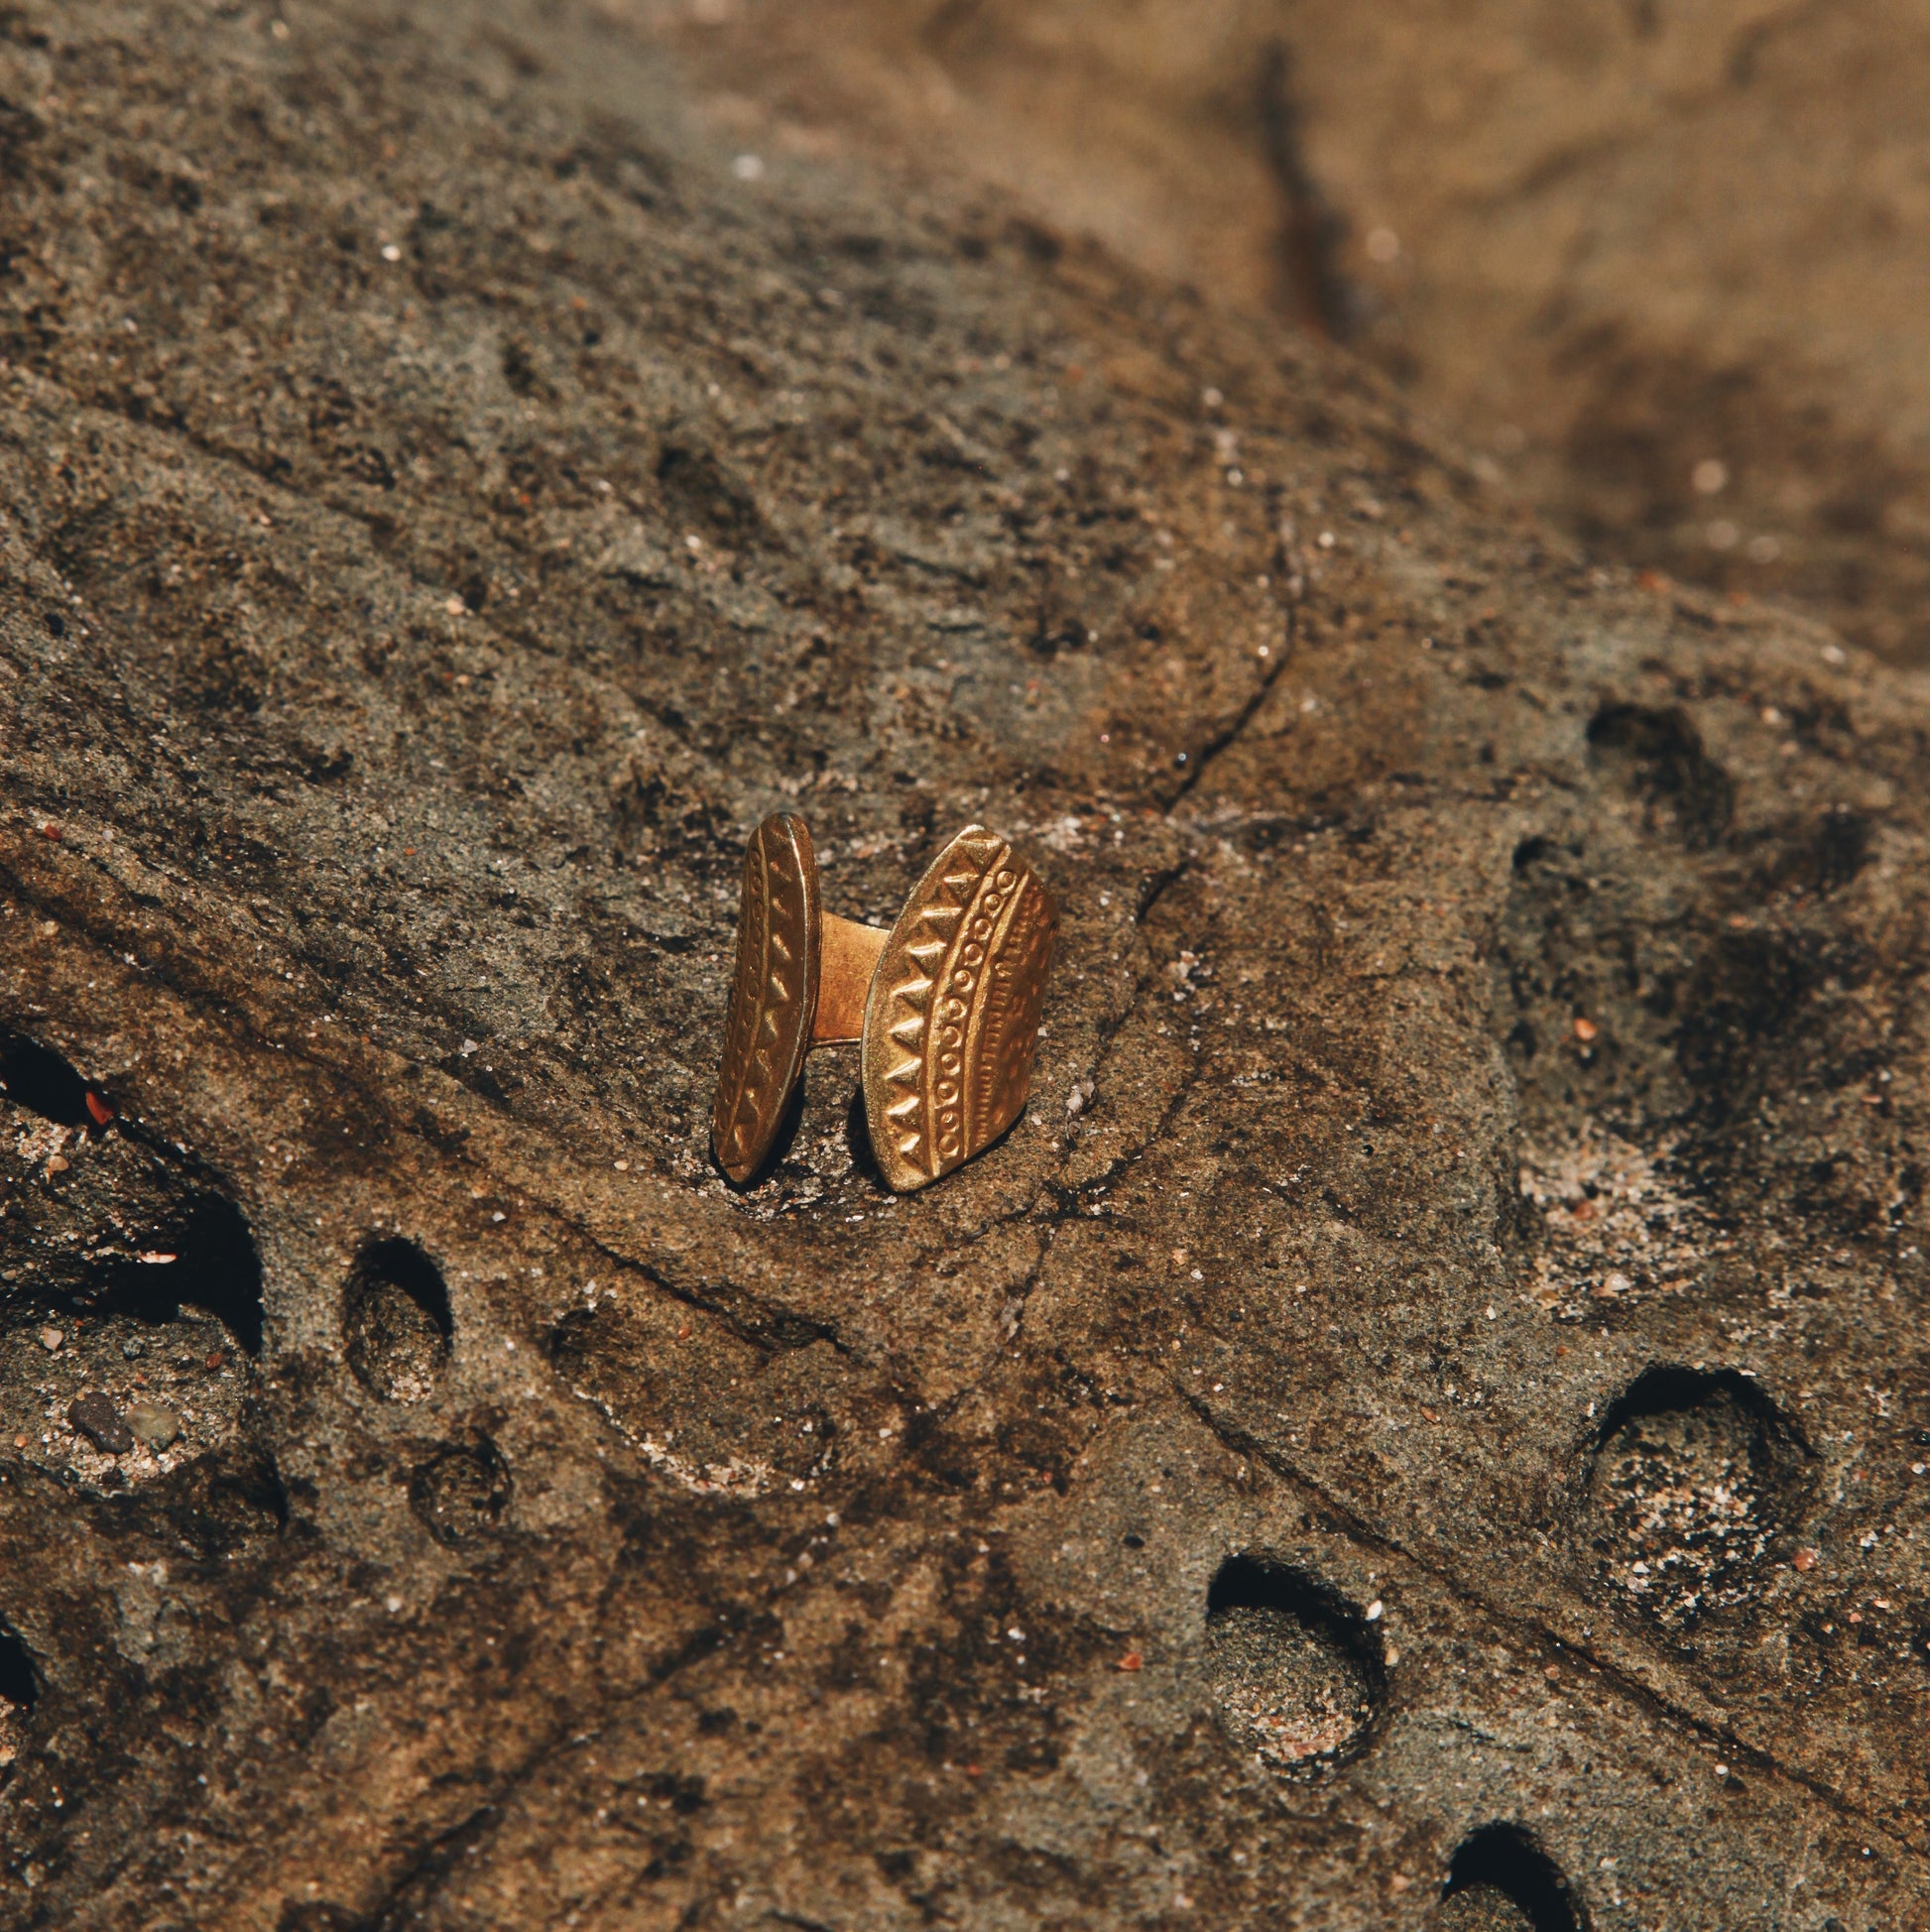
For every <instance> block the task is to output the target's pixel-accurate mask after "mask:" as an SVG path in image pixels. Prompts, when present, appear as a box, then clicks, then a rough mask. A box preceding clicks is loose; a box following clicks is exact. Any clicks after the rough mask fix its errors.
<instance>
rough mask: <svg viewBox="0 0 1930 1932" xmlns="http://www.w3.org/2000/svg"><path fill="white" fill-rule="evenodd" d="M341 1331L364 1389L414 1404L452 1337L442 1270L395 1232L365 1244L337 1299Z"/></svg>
mask: <svg viewBox="0 0 1930 1932" xmlns="http://www.w3.org/2000/svg"><path fill="white" fill-rule="evenodd" d="M342 1335H343V1340H344V1343H345V1346H346V1351H347V1355H348V1365H349V1368H350V1369H351V1370H352V1371H353V1372H354V1374H355V1379H356V1380H357V1381H358V1382H359V1383H361V1385H362V1386H363V1388H365V1389H369V1390H370V1391H371V1393H373V1394H376V1395H380V1396H382V1397H384V1398H385V1399H387V1400H399V1401H420V1400H421V1399H422V1397H423V1396H425V1395H427V1394H428V1393H429V1391H430V1389H431V1388H432V1386H433V1384H434V1382H435V1379H436V1377H437V1375H438V1374H439V1373H440V1372H441V1370H442V1368H443V1366H444V1364H445V1363H446V1362H447V1360H448V1357H449V1349H450V1344H451V1342H452V1341H453V1339H454V1336H455V1317H454V1315H453V1314H452V1313H451V1311H450V1308H449V1290H448V1285H447V1283H446V1282H444V1280H443V1279H442V1270H441V1269H440V1268H437V1267H436V1265H435V1264H434V1262H432V1261H431V1260H430V1259H429V1257H428V1256H427V1255H426V1254H425V1253H424V1252H423V1251H422V1249H421V1248H420V1247H418V1246H417V1245H416V1243H415V1242H413V1241H409V1240H406V1239H404V1238H403V1237H401V1236H399V1235H398V1236H391V1237H389V1238H388V1239H386V1240H381V1241H375V1242H371V1243H370V1244H369V1245H368V1246H367V1247H366V1248H364V1249H363V1251H362V1254H361V1256H360V1258H359V1260H358V1261H357V1263H356V1265H355V1270H354V1272H353V1273H352V1274H351V1275H350V1276H349V1279H348V1286H347V1288H346V1290H345V1291H344V1293H343V1296H342Z"/></svg>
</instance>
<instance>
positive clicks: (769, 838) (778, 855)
mask: <svg viewBox="0 0 1930 1932" xmlns="http://www.w3.org/2000/svg"><path fill="white" fill-rule="evenodd" d="M817 976H818V908H817V860H816V856H815V854H814V853H813V851H812V849H811V835H810V833H809V831H808V830H806V828H805V825H804V821H803V820H802V819H801V818H797V817H795V816H793V815H792V814H790V813H789V812H775V813H773V814H772V816H771V817H769V818H767V819H766V820H765V821H764V823H763V824H762V825H760V826H759V827H758V829H757V830H756V832H754V833H753V834H752V836H751V842H750V844H749V845H748V846H747V847H746V849H745V853H744V891H743V899H742V903H741V906H740V909H739V913H738V926H737V971H736V975H735V977H734V979H733V980H732V983H731V1003H730V1017H729V1018H728V1019H727V1020H726V1021H725V1023H724V1059H723V1065H722V1067H721V1068H720V1069H719V1071H718V1076H717V1101H716V1106H715V1109H714V1111H713V1112H712V1115H711V1123H710V1133H711V1145H712V1146H713V1147H715V1148H716V1149H717V1158H718V1160H719V1161H720V1162H721V1163H722V1165H723V1168H724V1171H725V1172H726V1173H727V1174H729V1175H730V1177H731V1178H732V1179H733V1180H736V1181H742V1180H746V1179H748V1178H749V1177H750V1176H751V1175H752V1174H753V1173H755V1172H756V1171H757V1169H758V1168H759V1167H760V1166H762V1165H763V1163H764V1159H765V1156H766V1155H767V1154H769V1152H770V1151H771V1147H772V1145H773V1143H774V1142H775V1141H776V1140H777V1137H778V1130H779V1128H780V1127H781V1126H782V1125H783V1123H784V1106H785V1103H786V1101H787V1100H788V1099H789V1097H790V1093H791V1090H792V1088H793V1086H794V1085H795V1083H796V1081H797V1077H798V1073H799V1070H800V1069H801V1067H802V1066H803V1061H804V1054H805V1053H806V1051H807V1050H808V1049H809V1046H810V1037H811V1021H812V1016H813V1012H814V1009H815V1007H816V1005H817Z"/></svg>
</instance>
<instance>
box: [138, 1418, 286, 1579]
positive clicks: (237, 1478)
mask: <svg viewBox="0 0 1930 1932" xmlns="http://www.w3.org/2000/svg"><path fill="white" fill-rule="evenodd" d="M163 1494H164V1499H165V1503H164V1507H165V1510H166V1514H167V1517H168V1520H169V1521H170V1522H171V1523H172V1524H173V1526H174V1528H175V1529H176V1531H177V1532H178V1533H179V1534H180V1535H181V1538H182V1539H183V1540H184V1541H185V1542H186V1543H188V1544H189V1545H190V1546H191V1547H192V1548H194V1549H195V1550H197V1551H199V1552H200V1554H201V1555H202V1556H203V1557H204V1558H207V1559H209V1560H213V1559H214V1558H217V1557H227V1556H229V1555H232V1554H234V1553H236V1552H238V1551H240V1550H241V1549H243V1548H245V1547H246V1546H247V1545H248V1544H250V1543H253V1542H256V1541H258V1540H259V1539H260V1538H262V1537H267V1536H276V1535H279V1534H280V1533H281V1532H282V1531H283V1530H284V1529H286V1528H287V1527H288V1520H289V1497H288V1490H287V1488H286V1487H285V1485H284V1484H283V1482H282V1475H281V1471H280V1470H278V1469H277V1468H276V1467H275V1460H274V1458H273V1457H272V1456H271V1455H269V1453H268V1452H267V1451H266V1450H265V1449H263V1448H262V1447H261V1446H260V1445H259V1444H256V1443H250V1442H241V1443H235V1444H231V1445H230V1446H228V1447H227V1448H226V1449H224V1450H222V1451H221V1452H219V1453H216V1454H213V1455H206V1456H199V1457H196V1458H195V1460H194V1461H193V1462H191V1463H188V1464H185V1465H183V1466H182V1467H181V1468H180V1469H178V1470H177V1471H176V1472H175V1473H174V1476H173V1478H172V1479H171V1480H170V1483H169V1485H168V1487H167V1489H166V1491H165V1492H164V1493H163Z"/></svg>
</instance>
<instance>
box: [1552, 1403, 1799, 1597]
mask: <svg viewBox="0 0 1930 1932" xmlns="http://www.w3.org/2000/svg"><path fill="white" fill-rule="evenodd" d="M1597 1440H1598V1446H1597V1448H1596V1452H1595V1459H1594V1464H1593V1467H1592V1468H1591V1470H1590V1472H1589V1500H1590V1503H1591V1505H1592V1508H1593V1510H1594V1514H1595V1519H1596V1525H1597V1526H1596V1533H1595V1548H1596V1551H1597V1554H1598V1557H1599V1559H1600V1569H1601V1573H1602V1575H1603V1577H1604V1580H1605V1581H1606V1582H1607V1584H1608V1585H1609V1587H1610V1589H1611V1590H1612V1592H1613V1593H1614V1595H1615V1597H1616V1599H1617V1601H1618V1602H1619V1603H1621V1604H1622V1605H1623V1606H1624V1607H1626V1608H1628V1609H1630V1610H1633V1611H1635V1612H1638V1613H1639V1614H1640V1615H1642V1616H1644V1617H1646V1618H1649V1619H1651V1620H1653V1621H1654V1622H1656V1623H1658V1624H1660V1625H1661V1626H1662V1627H1663V1628H1665V1629H1669V1630H1688V1629H1690V1628H1692V1627H1693V1626H1694V1625H1696V1624H1697V1623H1699V1622H1701V1621H1702V1620H1703V1619H1704V1618H1706V1617H1708V1616H1710V1615H1711V1614H1713V1613H1717V1612H1721V1611H1727V1610H1734V1609H1736V1608H1738V1607H1740V1606H1742V1605H1744V1604H1747V1603H1748V1602H1749V1600H1750V1599H1752V1598H1753V1597H1754V1595H1755V1594H1756V1591H1757V1590H1758V1588H1759V1587H1760V1581H1761V1577H1762V1575H1763V1572H1764V1570H1765V1568H1766V1563H1767V1558H1768V1552H1769V1550H1770V1547H1771V1545H1772V1544H1773V1543H1775V1542H1776V1541H1777V1540H1778V1539H1779V1538H1780V1537H1782V1536H1784V1535H1785V1534H1786V1533H1787V1532H1788V1531H1789V1530H1790V1529H1791V1528H1793V1526H1794V1525H1795V1523H1796V1521H1797V1519H1798V1517H1799V1516H1800V1515H1801V1513H1802V1509H1803V1506H1804V1504H1805V1502H1806V1501H1807V1498H1808V1491H1809V1487H1810V1481H1811V1462H1812V1458H1811V1454H1810V1451H1809V1449H1808V1447H1807V1445H1806V1444H1805V1443H1804V1442H1803V1440H1802V1438H1801V1437H1800V1435H1799V1434H1798V1433H1797V1432H1796V1430H1795V1428H1794V1427H1793V1425H1792V1424H1791V1423H1790V1422H1789V1421H1788V1420H1787V1418H1786V1417H1785V1416H1784V1415H1783V1414H1782V1412H1781V1410H1780V1409H1778V1408H1777V1406H1776V1404H1775V1403H1774V1402H1773V1401H1772V1400H1771V1399H1770V1397H1769V1396H1768V1395H1767V1394H1766V1393H1765V1392H1764V1391H1763V1389H1761V1388H1760V1387H1758V1386H1757V1384H1755V1383H1754V1382H1752V1381H1750V1380H1749V1378H1748V1377H1747V1376H1741V1375H1738V1374H1736V1373H1735V1372H1734V1371H1732V1370H1715V1371H1703V1370H1697V1369H1685V1368H1679V1367H1659V1368H1653V1369H1649V1370H1648V1371H1646V1372H1645V1373H1644V1374H1643V1375H1641V1376H1640V1377H1638V1378H1637V1379H1636V1381H1635V1382H1634V1383H1633V1384H1632V1385H1631V1386H1630V1387H1629V1389H1628V1390H1627V1391H1626V1392H1625V1393H1624V1394H1623V1395H1622V1397H1621V1398H1620V1399H1619V1400H1618V1401H1617V1402H1616V1403H1615V1404H1614V1406H1613V1407H1612V1408H1611V1409H1610V1410H1609V1413H1608V1415H1607V1416H1606V1417H1605V1418H1604V1419H1603V1423H1602V1427H1601V1431H1600V1433H1599V1436H1598V1439H1597Z"/></svg>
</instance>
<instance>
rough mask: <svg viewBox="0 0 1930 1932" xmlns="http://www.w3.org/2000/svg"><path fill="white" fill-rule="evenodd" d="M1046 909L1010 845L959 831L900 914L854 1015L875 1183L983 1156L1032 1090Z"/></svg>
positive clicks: (907, 1180) (1049, 917) (1047, 902)
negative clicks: (859, 1021)
mask: <svg viewBox="0 0 1930 1932" xmlns="http://www.w3.org/2000/svg"><path fill="white" fill-rule="evenodd" d="M1058 916H1059V915H1058V907H1057V906H1055V905H1054V904H1053V901H1052V896H1051V894H1050V893H1048V892H1047V891H1046V890H1045V887H1044V885H1043V883H1042V882H1041V881H1040V879H1039V877H1038V875H1037V874H1036V873H1035V872H1033V871H1032V869H1031V867H1030V866H1028V865H1027V864H1026V863H1025V860H1024V859H1022V858H1021V857H1020V856H1019V854H1018V853H1017V852H1015V851H1014V850H1013V847H1012V844H1011V841H1010V840H1007V839H1003V838H1001V837H1000V836H999V835H998V834H997V833H996V832H988V831H987V830H986V829H985V828H984V826H982V825H968V826H966V828H965V829H964V830H963V831H962V832H960V833H959V834H958V836H957V837H956V838H955V839H953V840H952V842H951V843H950V844H949V845H947V846H946V847H945V849H944V850H943V851H942V852H941V853H939V855H938V856H937V858H936V859H935V860H933V861H932V864H931V867H930V869H929V870H928V871H927V872H926V873H925V876H924V877H923V878H922V879H921V880H919V881H918V885H917V890H916V891H915V892H913V893H912V895H911V897H910V898H909V899H908V900H906V901H905V910H904V911H903V912H901V913H900V914H899V917H898V923H897V924H896V925H895V926H893V927H892V933H891V937H890V938H889V939H887V940H886V941H885V951H884V953H883V955H882V956H881V958H880V959H879V962H878V970H877V972H876V973H875V974H874V975H873V976H872V982H871V997H870V999H869V1000H868V1001H867V1002H866V1005H865V1042H864V1084H865V1113H866V1116H867V1118H868V1119H869V1121H870V1123H871V1144H872V1147H873V1149H874V1150H875V1151H876V1153H877V1155H878V1164H879V1167H880V1168H881V1170H882V1171H883V1173H884V1176H885V1179H886V1181H887V1182H888V1183H889V1184H890V1185H891V1186H892V1187H893V1188H895V1189H896V1190H897V1191H898V1192H899V1193H901V1194H904V1193H908V1192H909V1191H910V1190H911V1189H912V1188H916V1187H923V1186H925V1185H926V1184H927V1183H929V1182H931V1181H934V1180H936V1179H937V1178H938V1177H939V1176H940V1175H941V1174H948V1173H950V1172H951V1170H952V1169H953V1168H954V1167H957V1166H959V1165H961V1164H962V1163H963V1162H965V1161H967V1160H969V1159H971V1157H972V1156H973V1154H975V1153H977V1152H978V1151H979V1149H980V1148H981V1147H989V1146H990V1145H991V1143H992V1142H994V1141H996V1140H997V1139H998V1138H999V1136H1000V1135H1001V1134H1003V1133H1004V1132H1005V1131H1006V1129H1007V1128H1009V1127H1010V1126H1011V1125H1012V1124H1013V1122H1014V1121H1016V1120H1017V1119H1018V1118H1019V1114H1020V1110H1021V1109H1022V1108H1023V1107H1024V1106H1025V1096H1026V1094H1027V1093H1028V1092H1029V1091H1030V1089H1031V1082H1032V1057H1033V1054H1034V1053H1035V1052H1036V1050H1037V1046H1038V1018H1039V1011H1040V1009H1041V1008H1042V1006H1043V1005H1044V1001H1045V979H1046V975H1047V974H1048V973H1049V972H1050V970H1051V965H1052V941H1053V938H1054V935H1055V934H1056V933H1057V930H1058Z"/></svg>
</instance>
